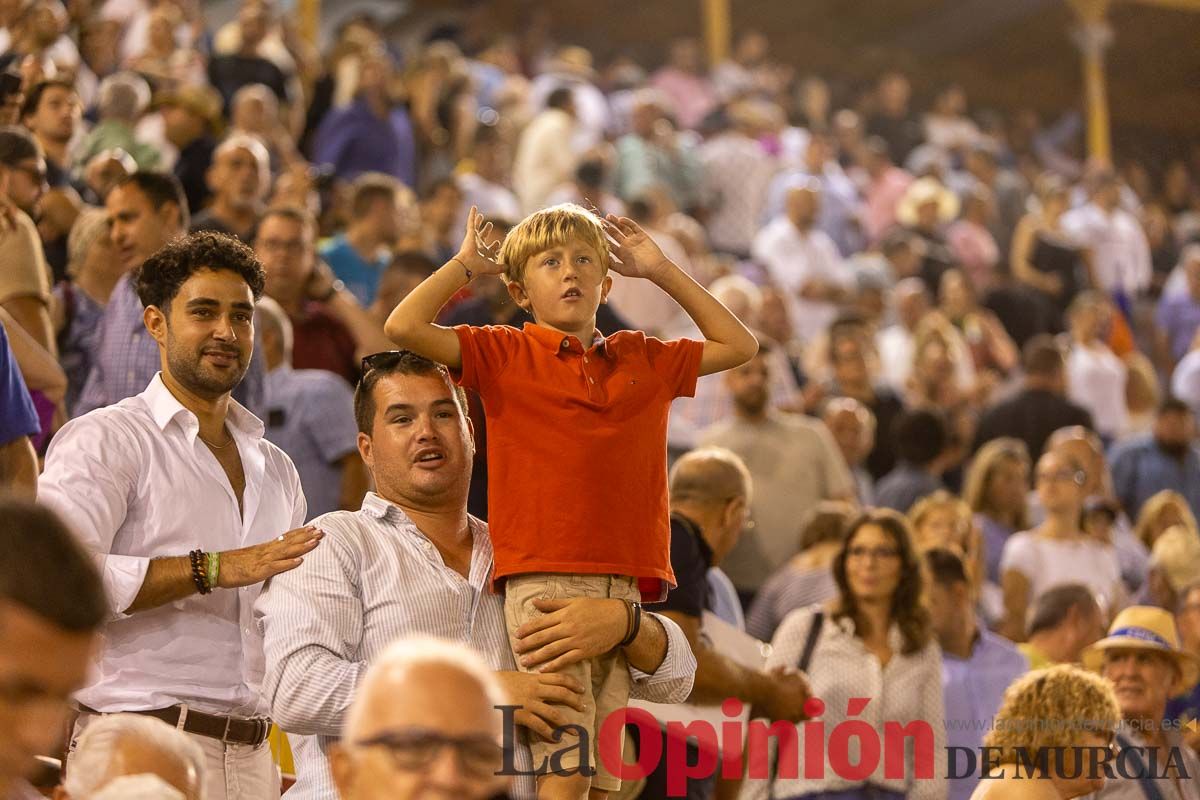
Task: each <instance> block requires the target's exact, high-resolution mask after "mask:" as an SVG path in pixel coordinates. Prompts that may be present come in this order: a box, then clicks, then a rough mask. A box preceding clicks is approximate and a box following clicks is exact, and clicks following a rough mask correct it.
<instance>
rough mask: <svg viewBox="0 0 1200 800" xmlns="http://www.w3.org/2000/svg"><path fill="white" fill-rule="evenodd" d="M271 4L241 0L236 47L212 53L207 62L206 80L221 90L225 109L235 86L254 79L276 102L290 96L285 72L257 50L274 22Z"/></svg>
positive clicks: (252, 82) (231, 97)
mask: <svg viewBox="0 0 1200 800" xmlns="http://www.w3.org/2000/svg"><path fill="white" fill-rule="evenodd" d="M273 8H274V7H273V5H272V4H270V3H267V2H248V3H243V4H242V7H241V10H240V11H239V12H238V18H237V24H238V29H239V31H240V33H241V36H240V37H239V42H238V45H239V46H238V48H237V50H236V51H234V52H229V53H222V54H216V55H214V56H213V57H212V58H211V59H210V60H209V62H208V82H209V83H211V84H212V85H213V88H215V89H216V90H217V91H218V92H220V93H221V97H222V98H223V99H224V101H225V110H226V111H228V110H229V106H230V103H232V102H233V96H234V95H235V94H237V91H238V89H241V88H242V87H243V86H251V85H253V84H258V83H261V84H263V85H265V86H268V87H270V89H271V91H272V92H274V93H275V97H277V98H278V99H279V102H280V103H287V102H288V101H289V99H290V98H289V97H288V79H287V75H286V74H285V73H284V71H283V70H282V69H280V68H279V66H278V65H276V64H275V63H273V62H272V61H270V60H269V59H267V58H264V57H263V56H262V55H260V54H259V45H261V44H262V42H263V40H264V39H265V38H266V36H267V33H268V32H269V31H270V29H271V28H272V27H273V26H274V24H275V19H274V14H273ZM297 99H298V98H297Z"/></svg>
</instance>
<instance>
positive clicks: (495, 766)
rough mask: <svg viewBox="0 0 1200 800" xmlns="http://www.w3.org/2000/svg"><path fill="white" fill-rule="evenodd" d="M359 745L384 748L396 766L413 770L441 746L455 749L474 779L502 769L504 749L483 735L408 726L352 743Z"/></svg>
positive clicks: (431, 759) (432, 757)
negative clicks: (456, 735) (442, 732)
mask: <svg viewBox="0 0 1200 800" xmlns="http://www.w3.org/2000/svg"><path fill="white" fill-rule="evenodd" d="M355 744H357V745H358V746H359V747H382V748H385V749H386V750H387V751H388V753H389V754H390V755H391V757H392V761H393V762H395V765H396V769H398V770H401V771H403V772H414V771H417V770H423V769H427V768H428V767H429V765H430V764H432V763H433V762H434V760H435V759H436V758H437V757H438V754H439V753H441V752H442V750H443V749H444V748H447V747H450V748H453V749H454V752H455V754H456V755H457V756H458V763H459V765H460V766H461V767H462V770H463V772H465V773H467V774H468V775H470V776H471V777H473V778H487V777H490V776H492V775H495V774H496V772H497V771H498V770H499V769H500V768H501V766H502V763H503V760H502V757H503V755H504V748H503V747H501V746H500V745H499V744H498V743H497V742H496V741H495V740H494V739H491V738H489V737H488V736H485V735H482V734H481V735H478V736H462V737H455V736H444V735H442V734H440V733H437V732H436V731H431V730H424V729H420V728H417V729H411V730H404V731H390V732H388V733H382V734H379V735H378V736H373V737H371V738H370V739H362V740H360V741H358V742H355Z"/></svg>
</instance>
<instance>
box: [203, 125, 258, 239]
mask: <svg viewBox="0 0 1200 800" xmlns="http://www.w3.org/2000/svg"><path fill="white" fill-rule="evenodd" d="M206 179H207V181H208V188H209V191H210V192H211V193H212V204H211V205H210V206H209V207H208V208H206V209H204V210H203V211H201V212H200V213H199V214H195V215H193V216H192V224H191V228H190V230H191V232H192V233H198V232H200V231H215V232H216V233H224V234H227V235H229V236H236V237H237V238H238V239H241V240H242V241H243V242H244V243H246V244H250V243H252V242H253V241H254V229H255V228H257V227H258V220H259V215H260V214H261V213H262V203H263V200H264V199H266V196H267V191H268V190H269V189H270V188H271V172H270V161H269V157H268V155H267V149H266V148H265V147H263V144H262V142H260V141H259V140H258V139H256V138H254V137H253V136H247V135H243V134H237V135H234V136H231V137H229V138H228V139H226V140H225V141H223V142H221V144H220V145H219V146H218V147H217V149H216V150H214V151H213V160H212V166H210V167H209V168H208V174H207V176H206Z"/></svg>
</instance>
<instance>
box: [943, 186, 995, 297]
mask: <svg viewBox="0 0 1200 800" xmlns="http://www.w3.org/2000/svg"><path fill="white" fill-rule="evenodd" d="M995 215H996V209H995V198H993V197H992V192H991V190H990V189H988V188H987V187H986V186H982V185H978V186H974V187H972V188H971V190H970V191H969V192H968V193H967V196H966V197H965V198H964V199H963V206H962V216H961V217H959V218H958V219H957V220H955V221H954V222H952V223H951V224H950V227H949V228H947V229H946V244H947V246H949V248H950V252H951V253H952V254H953V255H954V260H955V261H956V262H957V263H958V264H959V265H960V266H961V267H962V270H963V271H964V272H965V273H966V275H967V277H968V278H969V280H970V282H971V287H972V288H973V289H974V290H975V291H976V292H977V293H978V294H979V295H980V296H982V295H984V294H985V293H986V292H987V291H988V290H989V289H991V288H992V274H993V273H994V272H995V269H996V264H997V263H998V262H999V261H1000V248H999V246H998V245H997V244H996V239H995V237H993V236H992V232H991V231H989V230H988V227H987V223H988V222H989V221H990V220H991V219H992V218H994V217H995ZM944 280H945V278H943V281H944Z"/></svg>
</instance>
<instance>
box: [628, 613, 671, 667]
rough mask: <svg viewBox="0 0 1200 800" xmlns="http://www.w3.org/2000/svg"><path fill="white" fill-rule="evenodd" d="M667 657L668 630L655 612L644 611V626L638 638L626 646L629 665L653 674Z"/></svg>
mask: <svg viewBox="0 0 1200 800" xmlns="http://www.w3.org/2000/svg"><path fill="white" fill-rule="evenodd" d="M666 657H667V632H666V630H664V629H663V626H662V623H661V622H659V621H658V619H657V618H655V616H654V615H653V614H650V613H648V612H645V611H643V612H642V627H641V630H639V631H638V635H637V638H636V639H634V640H633V641H632V642H630V643H629V645H628V646H626V648H625V660H626V661H628V662H629V665H630V666H632V667H634V668H635V669H638V670H640V671H642V672H645V673H646V674H647V675H653V674H654V673H655V672H657V671H658V668H659V667H660V666H662V663H663V661H664V660H665V659H666Z"/></svg>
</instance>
